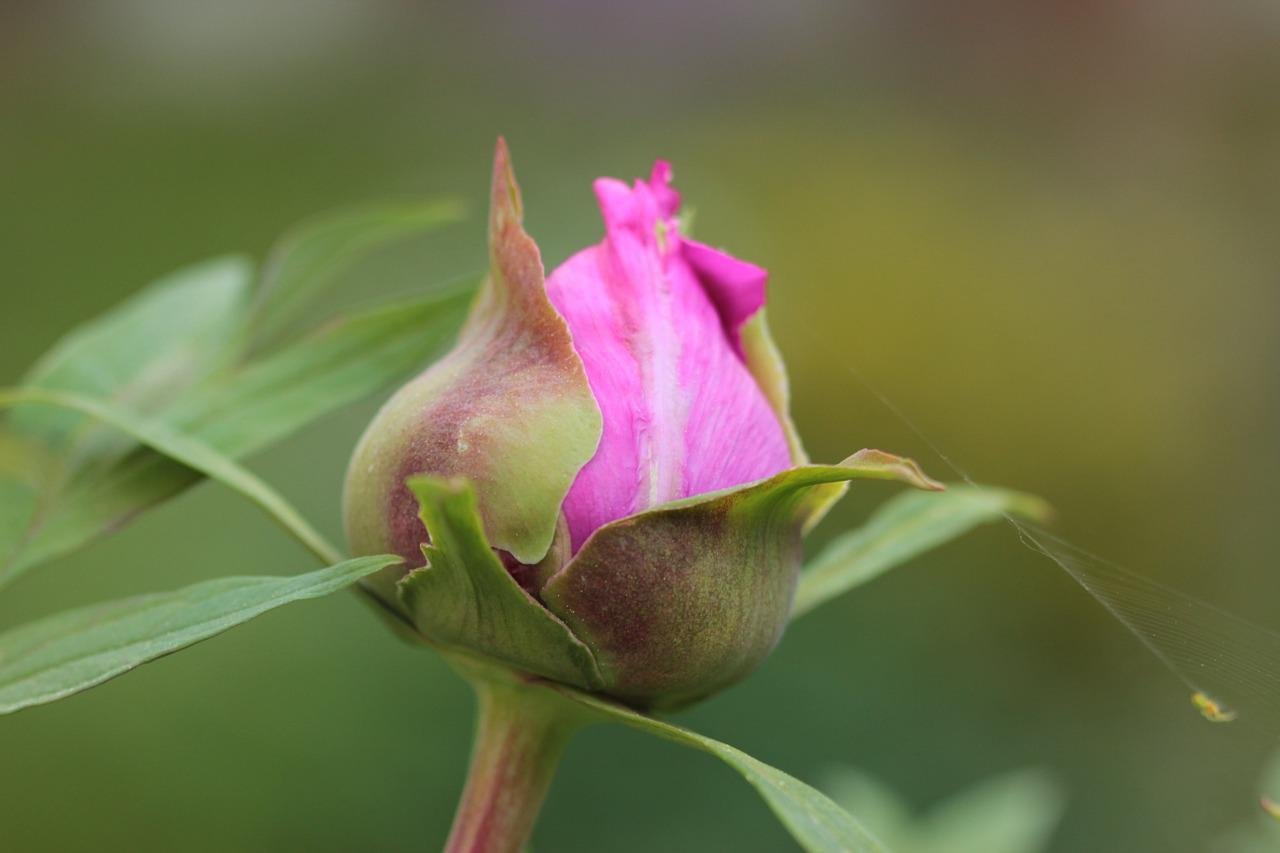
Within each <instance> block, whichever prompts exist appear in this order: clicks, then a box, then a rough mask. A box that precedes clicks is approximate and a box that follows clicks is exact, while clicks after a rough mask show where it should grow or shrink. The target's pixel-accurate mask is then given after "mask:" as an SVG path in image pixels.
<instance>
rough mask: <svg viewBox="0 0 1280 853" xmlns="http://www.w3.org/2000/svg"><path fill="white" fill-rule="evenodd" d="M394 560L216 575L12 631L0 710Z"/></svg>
mask: <svg viewBox="0 0 1280 853" xmlns="http://www.w3.org/2000/svg"><path fill="white" fill-rule="evenodd" d="M398 560H399V558H398V557H392V556H386V555H383V556H377V557H361V558H359V559H355V560H348V561H347V562H344V563H339V564H338V565H335V566H330V567H328V568H325V569H320V570H318V571H314V572H310V573H308V574H305V575H298V576H296V577H238V578H220V579H218V580H212V581H205V582H203V583H198V584H195V585H193V586H189V587H186V588H185V589H181V590H177V591H175V592H165V593H159V594H155V595H143V596H138V597H136V598H128V599H124V600H121V601H114V602H109V603H106V604H95V605H92V606H89V607H83V608H80V609H77V610H72V611H69V612H66V613H60V614H57V615H55V616H50V617H48V618H46V619H42V620H40V621H38V622H35V623H32V624H30V625H25V626H22V627H19V628H15V629H13V630H11V631H8V632H6V633H4V634H0V714H7V713H12V712H13V711H17V710H19V709H21V708H26V707H29V706H32V705H39V704H42V703H45V702H52V701H54V700H55V699H61V698H63V697H66V696H70V695H72V694H74V693H79V692H80V691H82V690H87V689H88V688H90V687H93V686H95V685H97V684H101V683H102V682H104V681H106V680H108V679H110V678H114V677H116V676H117V675H121V674H123V673H125V672H128V671H129V670H131V669H133V668H134V667H136V666H138V665H139V664H143V663H146V662H147V661H151V660H155V659H156V658H158V657H160V656H162V655H167V654H169V653H171V652H176V651H178V650H179V649H182V648H185V647H187V646H190V645H192V644H193V643H198V642H199V641H201V640H204V639H208V638H209V637H212V636H214V635H215V634H220V633H222V632H223V631H225V630H227V629H228V628H233V627H235V626H236V625H239V624H241V623H242V622H247V621H248V620H250V619H252V618H253V617H255V616H257V615H258V614H260V613H265V612H266V611H268V610H272V609H274V608H276V607H279V606H281V605H283V604H288V603H289V602H291V601H300V600H302V599H307V598H318V597H320V596H322V595H328V594H329V593H331V592H335V591H336V590H339V589H342V588H344V587H346V586H349V585H350V584H352V583H355V582H356V581H358V580H360V579H361V578H363V577H365V576H366V575H369V574H372V573H373V572H376V571H378V570H379V569H382V568H385V567H386V566H389V565H391V564H392V563H394V562H397V561H398Z"/></svg>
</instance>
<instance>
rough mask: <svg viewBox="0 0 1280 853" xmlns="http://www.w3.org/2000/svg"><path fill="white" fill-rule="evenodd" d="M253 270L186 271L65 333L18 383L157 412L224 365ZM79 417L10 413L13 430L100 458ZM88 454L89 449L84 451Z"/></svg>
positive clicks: (214, 264) (211, 265) (239, 265)
mask: <svg viewBox="0 0 1280 853" xmlns="http://www.w3.org/2000/svg"><path fill="white" fill-rule="evenodd" d="M252 280H253V268H252V267H251V266H250V265H249V263H248V261H246V260H245V259H243V258H239V257H227V258H216V259H214V260H209V261H204V262H203V263H199V264H194V265H192V266H189V267H185V268H183V269H181V270H178V271H177V272H175V273H173V274H171V275H169V276H166V277H165V278H163V279H160V280H159V281H156V282H154V283H153V284H151V285H149V286H148V287H146V288H144V289H143V290H141V291H139V292H138V293H136V294H134V295H133V296H131V297H129V298H128V299H126V300H125V301H124V302H122V303H121V304H120V305H118V306H117V307H115V308H113V309H112V310H110V311H108V312H107V313H105V314H103V315H102V316H101V317H98V318H96V319H93V320H90V321H89V322H87V323H84V324H83V325H80V326H78V327H76V328H75V329H72V330H71V331H70V332H68V333H67V334H66V335H64V336H63V337H62V338H61V339H60V340H59V341H58V342H57V343H56V344H54V346H53V347H52V348H51V349H50V350H49V351H48V352H47V353H45V355H44V356H43V357H42V358H41V359H40V360H39V361H38V362H37V363H36V364H35V366H34V367H32V369H31V370H30V371H28V373H27V375H26V376H25V377H24V378H23V383H22V384H24V385H32V386H36V387H40V388H49V389H52V390H58V391H70V392H74V393H78V394H86V395H88V396H91V397H95V398H97V399H100V400H105V401H109V402H115V403H120V404H125V405H128V406H129V407H130V408H131V409H133V410H134V411H138V412H145V413H151V412H156V411H159V410H160V409H162V408H163V407H164V406H165V405H166V404H168V403H169V402H170V401H172V400H173V399H174V398H175V397H176V396H177V395H178V394H180V393H181V392H182V390H183V389H185V388H187V387H190V386H191V385H192V384H194V383H196V382H198V381H199V380H201V379H202V378H204V377H206V376H208V375H209V374H211V373H213V372H214V371H215V370H216V369H217V368H218V367H220V366H221V365H223V364H224V363H225V362H226V360H227V359H228V357H229V355H230V341H231V338H232V336H233V335H234V333H235V330H236V328H237V327H238V324H239V318H240V316H241V314H242V312H243V310H244V308H245V306H246V304H247V301H248V291H249V285H250V283H251V282H252ZM83 421H84V419H83V417H82V416H80V415H79V414H77V413H75V412H68V411H51V410H49V409H44V410H41V411H32V412H16V413H14V416H13V418H12V419H11V422H10V423H11V425H12V426H13V428H14V429H15V430H16V431H17V432H19V433H20V434H24V435H34V436H38V437H39V438H40V439H41V441H42V442H43V443H44V444H46V445H48V446H51V447H68V446H69V445H72V444H73V443H74V444H75V445H78V446H77V447H68V449H67V451H66V452H67V453H68V454H69V455H70V454H72V453H74V454H75V455H77V456H79V457H80V458H81V459H82V460H84V459H85V458H86V457H89V456H95V455H96V456H98V457H101V456H104V455H106V452H105V450H104V449H103V448H100V447H99V448H86V447H85V445H86V444H90V445H91V441H90V437H89V436H86V435H84V434H81V433H79V432H77V427H79V426H80V425H81V424H83ZM90 450H92V452H88V451H90Z"/></svg>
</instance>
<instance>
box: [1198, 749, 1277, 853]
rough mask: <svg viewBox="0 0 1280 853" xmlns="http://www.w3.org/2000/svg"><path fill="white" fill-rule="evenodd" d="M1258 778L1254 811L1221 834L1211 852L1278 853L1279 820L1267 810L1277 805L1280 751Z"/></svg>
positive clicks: (1267, 763) (1264, 767)
mask: <svg viewBox="0 0 1280 853" xmlns="http://www.w3.org/2000/svg"><path fill="white" fill-rule="evenodd" d="M1260 776H1261V778H1260V779H1259V780H1258V794H1259V799H1260V804H1259V807H1258V809H1257V811H1255V812H1254V813H1253V814H1251V815H1250V816H1249V818H1248V819H1247V820H1242V821H1240V822H1239V823H1238V824H1236V825H1235V826H1233V827H1231V828H1230V829H1229V830H1227V831H1226V832H1225V833H1223V835H1222V837H1221V838H1219V839H1218V841H1217V843H1216V844H1214V846H1213V848H1212V849H1213V850H1214V851H1215V853H1272V851H1275V850H1280V817H1276V816H1275V815H1273V814H1271V813H1270V811H1269V808H1275V804H1276V803H1280V751H1276V752H1274V753H1272V755H1271V757H1270V758H1269V759H1268V760H1267V762H1266V764H1265V765H1264V766H1263V768H1262V772H1261V774H1260Z"/></svg>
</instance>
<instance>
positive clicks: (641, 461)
mask: <svg viewBox="0 0 1280 853" xmlns="http://www.w3.org/2000/svg"><path fill="white" fill-rule="evenodd" d="M670 180H671V169H670V167H669V166H668V165H667V164H666V163H662V162H659V163H658V164H657V165H656V166H655V167H654V169H653V173H652V175H651V177H650V178H649V180H648V181H637V182H636V183H635V184H634V185H633V186H631V187H628V186H627V185H625V184H623V183H621V182H619V181H615V180H612V179H600V180H599V181H597V182H596V184H595V190H596V196H597V199H598V201H599V204H600V209H601V212H602V214H603V217H604V223H605V238H604V240H603V241H602V242H601V243H599V244H598V245H595V246H591V247H589V248H586V249H584V250H582V251H580V252H578V253H577V254H575V255H574V256H573V257H571V258H570V259H569V260H567V261H566V262H565V263H564V264H562V265H561V266H560V267H559V268H558V269H556V270H555V271H554V272H553V273H552V274H551V275H550V277H549V278H547V279H546V280H545V282H544V280H543V273H542V263H541V259H540V257H539V254H538V249H537V246H536V245H535V244H534V242H533V240H532V239H531V238H530V237H529V236H528V235H527V234H526V233H525V232H524V230H523V228H522V227H521V224H520V222H521V204H520V197H519V192H518V190H517V188H516V185H515V181H514V178H513V176H512V173H511V169H510V164H509V159H508V155H507V151H506V147H505V145H504V144H503V143H502V142H501V140H500V141H499V143H498V150H497V156H496V161H495V166H494V177H493V187H492V194H491V211H490V219H489V241H490V273H489V276H488V277H487V279H486V280H485V282H484V284H483V285H482V287H481V289H480V292H479V293H478V295H477V298H476V301H475V304H474V306H473V308H472V311H471V315H470V317H469V319H468V322H467V324H466V325H465V327H464V328H463V330H462V333H461V335H460V337H459V340H458V343H457V345H456V346H455V347H454V349H453V350H452V351H451V352H450V353H449V354H448V355H446V356H445V357H444V358H443V359H441V360H440V361H438V362H437V363H436V364H434V365H432V366H431V367H430V368H428V369H427V370H426V371H425V372H424V373H423V374H422V375H420V376H418V377H417V378H416V379H414V380H412V381H411V382H409V383H408V384H407V385H406V386H405V387H403V388H402V389H400V391H398V392H397V393H396V394H395V395H394V396H393V397H392V398H391V399H390V400H389V401H388V402H387V404H386V405H385V406H384V407H383V408H382V410H381V411H380V412H379V413H378V415H377V416H376V417H375V419H374V421H373V422H372V423H371V424H370V426H369V428H368V429H367V430H366V432H365V434H364V436H363V437H362V438H361V440H360V443H359V445H358V446H357V448H356V450H355V454H354V455H353V457H352V460H351V465H350V468H349V471H348V475H347V483H346V491H345V497H344V515H345V521H346V527H347V535H348V539H349V541H350V545H351V548H352V550H353V552H354V553H356V554H374V553H383V552H392V553H396V554H399V555H401V556H403V557H404V558H405V559H406V560H407V561H408V565H409V566H410V567H411V569H410V570H409V571H408V573H407V574H405V570H404V569H399V570H395V569H393V570H392V571H398V572H399V574H398V575H388V576H384V577H379V578H378V579H377V580H375V581H374V583H373V585H374V588H375V591H377V592H378V594H379V595H380V596H382V598H383V599H384V600H385V601H386V602H387V603H388V604H389V605H390V606H392V607H393V608H396V609H398V610H400V611H401V612H402V613H403V614H404V615H405V617H406V618H407V619H409V620H411V621H413V622H414V624H415V625H416V626H417V627H418V629H419V631H420V632H421V633H423V634H424V635H426V636H427V637H428V638H429V639H432V640H434V641H436V642H438V643H441V644H443V645H446V646H454V647H460V648H464V649H466V650H468V651H470V652H472V653H478V654H480V655H483V656H485V657H487V658H490V659H493V660H496V661H498V662H500V663H504V664H506V665H509V666H512V667H514V668H517V669H522V670H525V671H528V672H531V673H534V674H536V675H540V676H544V677H548V678H553V679H556V680H559V681H564V682H566V683H570V684H573V685H574V686H577V687H580V688H583V689H587V690H593V691H597V692H602V693H606V694H609V695H612V696H615V697H617V698H620V699H623V700H625V701H628V702H631V703H633V704H636V705H639V706H666V707H669V706H674V705H680V704H684V703H687V702H690V701H693V700H696V699H698V698H701V697H703V696H706V695H708V694H709V693H712V692H714V691H716V690H718V689H720V688H722V687H725V686H727V685H728V684H731V683H733V682H734V681H737V680H738V679H740V678H742V677H743V676H745V675H746V674H747V673H749V672H750V671H751V670H752V669H754V668H755V667H756V666H757V665H758V664H759V663H760V661H761V660H763V659H764V657H765V656H766V655H767V654H768V652H769V651H770V649H772V647H773V646H774V644H775V643H776V642H777V640H778V638H779V636H780V635H781V632H782V629H783V628H784V627H785V625H786V622H787V618H788V614H789V611H790V603H791V597H792V593H793V591H794V588H795V583H796V579H797V575H798V572H799V567H800V561H801V538H802V535H803V534H804V532H806V531H807V530H808V529H809V528H810V527H811V526H812V525H813V524H814V523H816V521H817V520H818V518H819V517H820V516H821V515H822V514H823V512H825V510H826V508H827V507H828V506H829V505H830V504H831V503H832V502H833V501H834V500H835V499H836V498H838V497H839V495H840V494H841V493H842V490H843V488H844V487H845V484H846V482H847V481H848V480H850V479H853V478H855V477H877V478H882V479H898V480H903V481H906V482H910V483H912V484H914V485H917V486H920V487H924V488H937V487H938V486H937V484H935V483H933V481H931V480H929V479H928V478H927V477H925V476H924V475H923V473H921V472H920V471H919V469H918V468H917V467H915V465H914V463H911V462H910V461H909V460H903V459H899V458H898V457H894V456H890V455H889V454H884V453H880V452H879V451H861V452H860V453H858V454H855V455H854V456H853V457H850V458H849V459H848V460H846V461H845V462H844V463H841V464H840V465H834V466H820V465H810V464H808V461H807V459H806V457H805V455H804V452H803V450H802V448H801V445H800V442H799V440H798V438H797V436H796V434H795V430H794V428H793V427H792V425H791V422H790V420H789V417H788V415H787V386H786V375H785V371H784V369H783V367H782V362H781V359H780V358H779V356H778V353H777V350H776V348H775V347H774V346H773V343H772V341H771V340H770V338H769V335H768V331H767V329H766V327H765V322H764V310H763V309H764V302H765V281H766V273H765V271H764V270H763V269H761V268H760V267H757V266H755V265H753V264H749V263H746V262H744V261H739V260H737V259H735V258H732V257H730V256H729V255H727V254H725V253H723V252H721V251H719V250H717V249H713V248H711V247H709V246H706V245H703V244H701V243H697V242H695V241H693V240H690V239H688V238H687V237H685V236H684V235H682V234H681V233H680V230H679V222H678V219H677V212H678V208H679V203H680V199H679V196H678V194H677V193H676V192H675V190H674V189H672V187H671V185H670ZM421 475H426V476H421Z"/></svg>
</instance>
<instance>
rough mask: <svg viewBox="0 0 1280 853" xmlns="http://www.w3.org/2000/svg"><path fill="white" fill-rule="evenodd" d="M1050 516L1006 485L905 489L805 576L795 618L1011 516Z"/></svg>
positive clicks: (834, 545) (819, 558)
mask: <svg viewBox="0 0 1280 853" xmlns="http://www.w3.org/2000/svg"><path fill="white" fill-rule="evenodd" d="M1048 514H1049V508H1048V505H1047V504H1045V503H1044V501H1042V500H1040V499H1039V498H1036V497H1033V496H1031V495H1026V494H1022V493H1019V492H1010V491H1005V490H1003V489H991V488H978V487H973V486H964V485H954V486H949V487H948V488H947V490H946V491H945V492H932V493H931V492H905V493H903V494H901V495H898V496H896V497H894V498H892V499H891V500H889V501H887V502H886V503H885V504H884V505H883V506H882V507H881V508H880V509H878V510H877V511H876V512H875V514H874V515H872V516H871V519H870V520H869V521H868V522H867V523H866V524H865V525H864V526H862V527H860V528H858V529H857V530H852V531H850V532H848V533H845V534H844V535H842V536H839V537H837V538H836V539H835V541H833V542H832V543H831V544H830V545H828V546H827V547H826V549H825V550H824V551H823V552H822V553H821V554H819V555H818V556H817V557H816V558H815V559H814V560H813V561H812V562H811V563H810V564H809V566H808V567H806V568H805V570H804V572H803V573H802V574H801V575H800V584H799V586H798V587H797V588H796V597H795V602H794V604H793V605H792V608H791V618H792V619H795V618H796V617H798V616H802V615H804V614H805V613H808V612H809V611H810V610H812V609H813V608H815V607H817V606H818V605H819V604H822V603H823V602H826V601H829V600H830V599H832V598H835V597H836V596H838V595H841V594H842V593H845V592H848V591H849V590H851V589H853V588H854V587H857V586H859V585H861V584H864V583H866V582H867V581H870V580H873V579H874V578H877V577H879V576H880V575H882V574H884V573H885V572H887V571H888V570H889V569H892V568H894V567H895V566H898V565H901V564H902V563H905V562H906V561H908V560H910V559H911V558H913V557H916V556H918V555H920V554H923V553H924V552H926V551H929V550H931V549H933V548H936V547H938V546H939V545H942V544H945V543H946V542H948V541H950V540H952V539H955V538H957V537H959V536H961V535H963V534H964V533H967V532H968V531H970V530H972V529H973V528H974V527H977V526H978V525H980V524H985V523H987V522H992V521H998V520H1000V519H1002V518H1004V517H1005V516H1006V515H1016V516H1022V517H1025V518H1032V519H1039V518H1044V517H1045V516H1047V515H1048Z"/></svg>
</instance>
